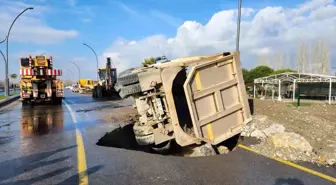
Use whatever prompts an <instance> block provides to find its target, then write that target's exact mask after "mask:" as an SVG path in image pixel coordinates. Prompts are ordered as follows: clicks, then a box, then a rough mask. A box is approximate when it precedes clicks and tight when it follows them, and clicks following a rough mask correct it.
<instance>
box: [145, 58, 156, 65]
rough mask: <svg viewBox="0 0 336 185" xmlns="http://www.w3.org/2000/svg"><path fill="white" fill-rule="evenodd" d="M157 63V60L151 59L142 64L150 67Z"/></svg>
mask: <svg viewBox="0 0 336 185" xmlns="http://www.w3.org/2000/svg"><path fill="white" fill-rule="evenodd" d="M155 63H156V61H155V58H154V57H150V58H147V59H145V60H144V62H143V63H142V65H144V66H148V65H152V64H155Z"/></svg>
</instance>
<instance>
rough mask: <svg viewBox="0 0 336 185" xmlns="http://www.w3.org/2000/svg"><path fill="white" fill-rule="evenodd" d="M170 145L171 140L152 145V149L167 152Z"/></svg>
mask: <svg viewBox="0 0 336 185" xmlns="http://www.w3.org/2000/svg"><path fill="white" fill-rule="evenodd" d="M170 146H171V140H169V141H165V142H163V143H160V144H158V145H154V146H152V149H153V150H154V151H156V152H159V153H165V152H168V151H169V149H170Z"/></svg>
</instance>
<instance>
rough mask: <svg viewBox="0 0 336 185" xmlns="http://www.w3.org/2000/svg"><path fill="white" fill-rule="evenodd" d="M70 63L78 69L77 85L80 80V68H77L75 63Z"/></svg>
mask: <svg viewBox="0 0 336 185" xmlns="http://www.w3.org/2000/svg"><path fill="white" fill-rule="evenodd" d="M71 63H73V64H74V65H75V66H76V67H77V69H78V83H79V79H80V68H79V67H78V65H77V64H76V63H75V62H71Z"/></svg>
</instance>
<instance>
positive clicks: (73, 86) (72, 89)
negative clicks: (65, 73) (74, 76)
mask: <svg viewBox="0 0 336 185" xmlns="http://www.w3.org/2000/svg"><path fill="white" fill-rule="evenodd" d="M71 91H72V92H79V88H78V85H77V84H73V85H72V86H71Z"/></svg>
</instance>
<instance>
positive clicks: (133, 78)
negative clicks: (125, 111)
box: [117, 73, 139, 86]
mask: <svg viewBox="0 0 336 185" xmlns="http://www.w3.org/2000/svg"><path fill="white" fill-rule="evenodd" d="M137 82H139V77H138V73H129V74H125V75H122V76H120V77H119V78H118V79H117V83H118V84H120V85H122V86H124V85H130V84H134V83H137Z"/></svg>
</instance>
